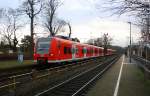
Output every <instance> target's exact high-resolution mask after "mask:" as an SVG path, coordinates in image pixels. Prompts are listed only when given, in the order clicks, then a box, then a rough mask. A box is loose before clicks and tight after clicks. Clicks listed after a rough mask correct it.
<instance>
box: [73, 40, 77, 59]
mask: <svg viewBox="0 0 150 96" xmlns="http://www.w3.org/2000/svg"><path fill="white" fill-rule="evenodd" d="M75 50H76V46H75V43H73V44H72V59H73V60H74V59H75V56H76V52H75Z"/></svg>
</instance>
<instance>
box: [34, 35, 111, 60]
mask: <svg viewBox="0 0 150 96" xmlns="http://www.w3.org/2000/svg"><path fill="white" fill-rule="evenodd" d="M112 53H113V50H112V49H108V50H107V55H112ZM98 56H103V48H102V47H97V46H93V45H88V44H81V43H79V42H74V41H71V40H66V39H62V38H58V37H48V38H39V39H38V40H37V42H36V45H35V50H34V62H35V63H57V62H65V61H75V60H81V59H86V58H92V57H98Z"/></svg>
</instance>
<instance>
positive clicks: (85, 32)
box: [73, 19, 140, 46]
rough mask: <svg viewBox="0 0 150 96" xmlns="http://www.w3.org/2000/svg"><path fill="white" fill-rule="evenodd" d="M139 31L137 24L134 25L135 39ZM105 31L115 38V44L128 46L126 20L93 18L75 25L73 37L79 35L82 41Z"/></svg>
mask: <svg viewBox="0 0 150 96" xmlns="http://www.w3.org/2000/svg"><path fill="white" fill-rule="evenodd" d="M139 31H140V30H139V29H138V28H137V27H136V26H133V27H132V35H133V36H134V41H135V40H137V38H138V35H137V34H138V33H137V32H139ZM104 33H108V34H109V35H110V36H111V37H112V38H113V45H120V46H126V45H127V43H128V42H127V37H129V25H128V24H127V23H126V22H120V21H107V20H106V19H105V20H100V19H93V20H91V21H89V22H88V23H83V24H78V25H73V37H78V38H79V39H80V40H81V41H82V42H84V41H85V40H88V39H90V38H97V37H101V36H102V35H103V34H104Z"/></svg>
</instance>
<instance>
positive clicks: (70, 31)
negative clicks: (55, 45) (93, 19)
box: [67, 22, 72, 38]
mask: <svg viewBox="0 0 150 96" xmlns="http://www.w3.org/2000/svg"><path fill="white" fill-rule="evenodd" d="M67 25H68V27H69V35H68V37H69V38H71V34H72V28H71V24H70V23H69V22H68V23H67Z"/></svg>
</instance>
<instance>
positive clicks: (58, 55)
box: [57, 41, 62, 60]
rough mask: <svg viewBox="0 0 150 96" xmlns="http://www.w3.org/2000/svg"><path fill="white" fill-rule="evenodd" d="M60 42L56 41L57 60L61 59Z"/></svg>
mask: <svg viewBox="0 0 150 96" xmlns="http://www.w3.org/2000/svg"><path fill="white" fill-rule="evenodd" d="M61 47H62V46H61V42H60V41H58V44H57V48H58V54H57V57H58V58H57V59H58V60H61Z"/></svg>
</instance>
